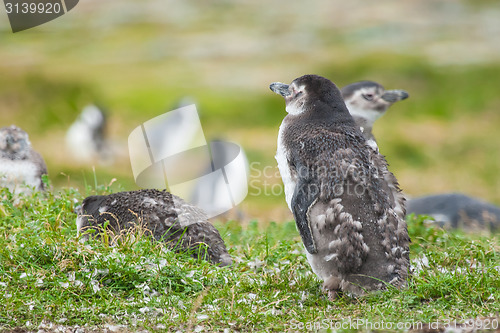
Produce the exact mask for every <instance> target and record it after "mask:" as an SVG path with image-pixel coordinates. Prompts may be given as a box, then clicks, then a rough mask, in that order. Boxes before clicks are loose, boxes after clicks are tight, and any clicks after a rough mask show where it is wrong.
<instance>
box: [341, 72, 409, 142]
mask: <svg viewBox="0 0 500 333" xmlns="http://www.w3.org/2000/svg"><path fill="white" fill-rule="evenodd" d="M340 92H341V93H342V98H343V99H344V102H345V104H346V106H347V109H348V110H349V113H350V114H351V115H352V117H353V118H354V121H355V122H356V124H357V125H358V126H359V127H360V129H361V132H362V133H363V136H364V137H365V138H366V140H367V141H368V144H369V145H370V146H372V147H373V148H374V149H378V148H377V141H376V140H375V137H374V136H373V133H372V128H373V124H374V123H375V121H376V120H377V119H378V118H380V117H382V116H383V115H384V113H385V112H386V111H387V109H389V107H390V106H391V105H392V104H394V103H396V102H397V101H401V100H404V99H407V98H408V97H409V96H410V95H409V94H408V93H407V92H406V91H404V90H400V89H398V90H385V89H384V87H383V86H382V85H381V84H379V83H377V82H373V81H359V82H355V83H352V84H349V85H347V86H345V87H343V88H342V89H341V90H340Z"/></svg>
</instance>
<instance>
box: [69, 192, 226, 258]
mask: <svg viewBox="0 0 500 333" xmlns="http://www.w3.org/2000/svg"><path fill="white" fill-rule="evenodd" d="M77 213H78V217H77V220H76V225H77V230H78V233H79V234H80V233H82V232H86V231H88V230H95V231H102V229H103V228H104V226H105V225H107V228H108V229H111V230H112V231H113V232H114V233H120V232H122V231H126V230H129V229H131V228H134V227H136V226H137V225H138V224H140V225H141V226H142V227H143V228H145V230H146V234H150V235H151V236H152V237H153V238H154V239H155V240H157V241H163V242H166V243H167V244H168V246H169V248H171V249H172V250H175V251H188V252H189V253H191V255H192V256H193V257H194V258H200V257H201V258H204V259H206V260H208V261H210V262H212V263H213V264H214V265H219V266H228V265H231V264H232V259H231V257H230V255H229V253H228V252H227V249H226V246H225V245H224V241H223V240H222V238H221V236H220V234H219V232H218V231H217V229H216V228H215V227H214V226H213V225H212V224H210V223H209V222H208V219H207V215H206V214H205V212H203V211H202V210H201V209H199V208H198V207H195V206H193V205H190V204H188V203H186V202H185V201H184V200H182V199H181V198H179V197H177V196H175V195H173V194H171V193H169V192H167V191H165V190H163V191H159V190H151V189H148V190H138V191H130V192H118V193H113V194H109V195H93V196H89V197H87V198H85V199H84V200H83V203H82V205H81V207H80V208H79V211H78V212H77ZM85 237H87V238H88V233H86V234H85Z"/></svg>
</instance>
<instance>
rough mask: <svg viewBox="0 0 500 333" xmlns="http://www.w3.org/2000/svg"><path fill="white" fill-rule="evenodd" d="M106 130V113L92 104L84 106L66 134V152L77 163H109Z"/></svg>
mask: <svg viewBox="0 0 500 333" xmlns="http://www.w3.org/2000/svg"><path fill="white" fill-rule="evenodd" d="M106 128H107V118H106V113H105V112H104V111H103V110H102V109H101V108H99V107H98V106H96V105H94V104H90V105H87V106H85V107H84V108H83V110H82V112H81V113H80V115H79V116H78V118H77V119H76V120H75V121H74V122H73V123H72V124H71V126H70V127H69V129H68V131H67V132H66V148H67V150H68V152H69V153H70V154H71V155H72V156H73V157H74V158H75V159H76V160H77V161H79V162H84V163H88V162H92V161H93V160H96V159H97V160H99V161H102V162H106V161H109V160H110V158H111V156H110V155H111V153H110V151H109V150H110V148H109V147H108V142H107V140H106Z"/></svg>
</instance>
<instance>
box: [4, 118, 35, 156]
mask: <svg viewBox="0 0 500 333" xmlns="http://www.w3.org/2000/svg"><path fill="white" fill-rule="evenodd" d="M30 147H31V143H30V141H29V138H28V133H26V132H25V131H23V130H22V129H20V128H19V127H17V126H15V125H12V126H10V127H2V128H0V157H4V158H8V159H11V160H22V159H25V158H27V157H28V155H29V152H30Z"/></svg>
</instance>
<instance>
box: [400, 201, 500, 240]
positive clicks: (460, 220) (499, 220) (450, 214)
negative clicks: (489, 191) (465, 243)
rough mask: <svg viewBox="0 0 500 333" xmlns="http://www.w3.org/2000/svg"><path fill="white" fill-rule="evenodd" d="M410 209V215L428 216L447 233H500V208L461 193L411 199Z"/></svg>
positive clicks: (409, 202)
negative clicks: (450, 230) (452, 230)
mask: <svg viewBox="0 0 500 333" xmlns="http://www.w3.org/2000/svg"><path fill="white" fill-rule="evenodd" d="M407 207H408V210H407V214H411V213H414V214H416V215H428V216H430V217H432V218H433V219H434V220H435V222H436V223H438V224H439V225H440V226H441V227H444V228H445V229H462V230H464V231H466V232H481V231H488V232H492V233H494V232H497V231H499V230H500V207H497V206H495V205H492V204H490V203H488V202H485V201H483V200H480V199H476V198H472V197H469V196H467V195H465V194H462V193H443V194H435V195H429V196H423V197H419V198H413V199H409V200H408V203H407Z"/></svg>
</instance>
